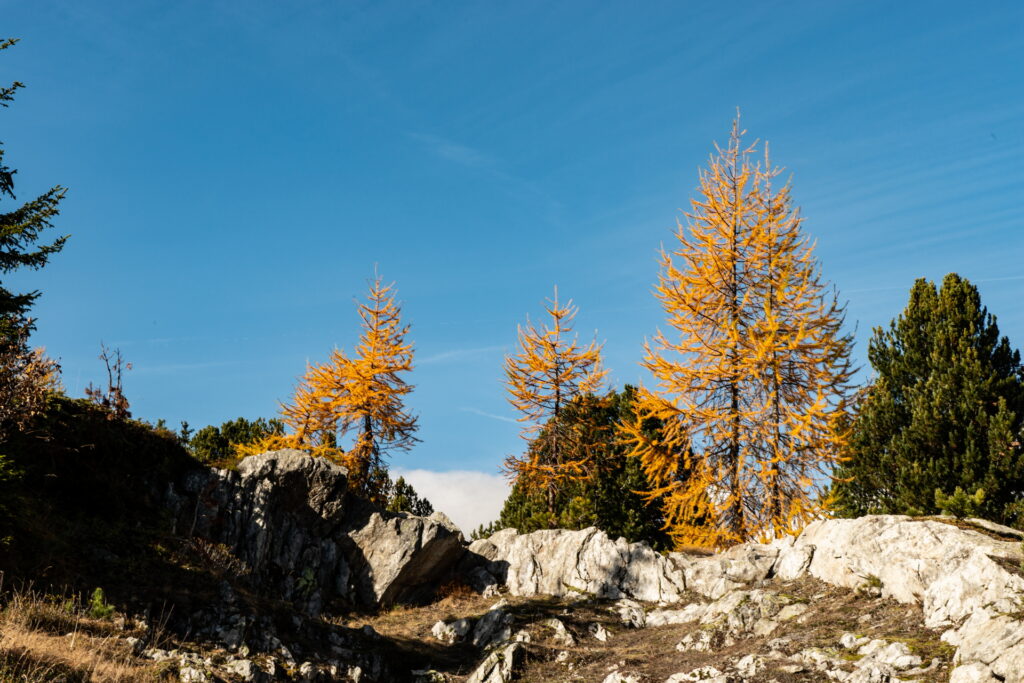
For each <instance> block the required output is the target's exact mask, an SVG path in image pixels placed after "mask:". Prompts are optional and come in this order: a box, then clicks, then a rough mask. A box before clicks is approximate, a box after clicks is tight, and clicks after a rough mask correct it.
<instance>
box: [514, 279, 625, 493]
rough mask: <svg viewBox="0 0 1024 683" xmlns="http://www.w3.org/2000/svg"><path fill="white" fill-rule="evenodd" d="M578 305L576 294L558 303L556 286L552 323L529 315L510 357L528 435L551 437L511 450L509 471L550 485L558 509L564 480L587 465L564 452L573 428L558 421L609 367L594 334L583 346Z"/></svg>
mask: <svg viewBox="0 0 1024 683" xmlns="http://www.w3.org/2000/svg"><path fill="white" fill-rule="evenodd" d="M577 310H578V309H577V308H576V307H575V306H573V304H572V301H571V300H570V301H569V302H568V303H565V304H561V303H559V301H558V288H557V287H556V288H555V295H554V298H553V299H549V300H548V305H547V306H545V311H546V312H547V314H548V315H549V316H550V317H551V325H550V326H548V325H542V326H541V327H537V326H536V325H534V323H533V322H531V321H530V320H529V319H527V323H526V326H525V327H523V326H520V327H519V328H518V330H519V351H518V352H517V353H514V354H512V355H510V356H507V357H506V358H505V378H506V379H505V385H506V387H507V389H508V392H509V402H510V403H511V404H512V405H513V406H514V407H515V408H516V410H518V411H519V412H520V413H521V416H520V418H519V420H520V421H521V422H525V423H526V425H525V426H524V428H523V437H524V438H526V439H531V438H533V437H534V436H536V435H537V434H538V433H543V436H544V438H545V440H546V442H545V443H543V444H535V445H534V447H533V448H530V449H528V453H527V454H526V455H524V456H509V457H508V458H507V459H506V460H505V471H506V472H507V473H508V474H509V475H510V476H511V477H512V478H513V479H514V480H515V481H519V480H520V479H521V478H522V479H523V480H524V481H526V482H528V484H529V485H530V486H531V487H535V488H537V489H545V488H546V489H547V494H548V512H549V513H553V512H554V504H555V496H556V494H557V491H558V487H559V483H560V482H562V481H564V480H566V479H576V478H580V477H582V476H584V474H585V470H586V467H587V462H586V458H585V457H584V458H582V459H581V458H578V457H576V458H573V459H566V457H565V453H566V452H567V451H568V450H569V449H567V448H565V447H564V445H565V444H563V441H564V440H565V439H566V438H568V434H567V431H566V430H565V429H562V425H561V424H560V421H559V418H560V416H561V413H562V410H563V408H564V407H565V406H566V405H568V404H569V402H571V401H573V400H574V399H576V398H578V397H580V396H584V395H586V394H592V393H595V392H597V391H598V390H599V389H600V388H601V386H602V382H603V380H604V377H605V375H606V374H607V372H608V371H607V370H605V369H603V368H602V367H601V345H599V344H598V343H597V342H596V340H595V341H592V342H590V343H589V344H587V345H585V346H583V345H581V344H580V343H579V339H578V337H577V336H576V335H572V321H573V318H575V317H576V313H577ZM570 335H571V337H570ZM545 424H546V425H547V428H546V429H544V430H543V432H541V428H542V427H544V425H545ZM575 452H577V453H579V452H580V451H579V450H576V451H575Z"/></svg>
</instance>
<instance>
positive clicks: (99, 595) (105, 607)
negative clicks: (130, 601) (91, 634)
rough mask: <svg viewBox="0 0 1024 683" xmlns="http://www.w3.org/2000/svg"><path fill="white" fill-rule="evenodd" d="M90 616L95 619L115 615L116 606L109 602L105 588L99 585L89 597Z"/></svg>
mask: <svg viewBox="0 0 1024 683" xmlns="http://www.w3.org/2000/svg"><path fill="white" fill-rule="evenodd" d="M89 616H90V617H92V618H93V619H109V618H110V617H112V616H114V606H113V605H110V604H107V599H106V596H104V595H103V589H102V588H99V587H97V588H96V590H94V591H93V592H92V598H90V599H89Z"/></svg>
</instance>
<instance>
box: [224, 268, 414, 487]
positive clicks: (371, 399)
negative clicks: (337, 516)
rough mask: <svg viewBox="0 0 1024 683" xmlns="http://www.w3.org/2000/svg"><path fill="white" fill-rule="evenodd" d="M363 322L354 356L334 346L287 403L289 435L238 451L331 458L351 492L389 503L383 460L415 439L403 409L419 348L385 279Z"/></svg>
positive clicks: (377, 281) (375, 287) (373, 291)
mask: <svg viewBox="0 0 1024 683" xmlns="http://www.w3.org/2000/svg"><path fill="white" fill-rule="evenodd" d="M359 317H360V319H361V326H362V333H361V334H360V336H359V343H358V344H357V345H356V349H355V355H354V357H351V358H350V357H349V356H348V355H346V354H345V352H344V351H342V350H339V349H335V350H334V351H333V352H331V355H330V358H329V359H328V361H327V362H325V363H321V364H311V365H309V366H308V368H307V370H306V374H305V375H304V376H303V377H302V378H301V379H300V381H299V383H298V384H297V386H296V388H295V394H294V395H293V397H292V399H291V401H290V402H289V403H286V404H282V406H281V419H282V421H283V422H284V423H285V425H286V426H287V427H288V432H287V433H285V434H282V435H277V434H271V435H268V436H267V437H266V438H264V439H263V440H262V441H260V442H258V443H255V444H251V445H248V446H242V447H240V448H239V452H240V454H242V455H247V454H251V453H262V452H264V451H267V450H272V449H275V448H299V449H304V450H308V451H309V452H310V453H311V454H312V455H317V456H324V457H329V458H331V459H332V460H335V461H336V462H339V463H340V464H342V465H344V466H345V467H347V468H348V471H349V486H350V488H352V489H353V490H355V491H358V492H359V493H361V494H363V495H365V496H367V497H369V498H370V499H371V500H375V501H377V502H383V500H384V498H385V497H386V495H387V491H386V489H387V487H388V486H389V482H390V480H389V478H388V474H387V467H386V465H385V464H384V459H385V457H386V456H387V455H388V454H389V453H391V452H393V451H396V450H408V449H409V448H411V447H412V445H413V444H415V443H416V441H417V439H416V437H415V436H414V434H415V432H416V429H417V421H416V417H415V416H414V415H412V414H411V413H410V412H409V411H408V409H407V408H406V407H405V396H406V395H407V394H408V393H409V392H411V391H412V389H413V386H412V385H411V384H408V383H407V382H406V381H405V379H404V378H403V374H404V373H406V372H408V371H410V370H412V357H413V346H412V343H411V342H408V341H406V335H407V334H408V332H409V326H408V325H403V324H402V322H401V309H400V307H399V306H398V304H397V303H396V301H395V293H394V284H390V285H384V284H383V283H382V281H381V278H380V276H376V277H375V278H374V280H373V281H372V283H371V285H370V293H369V296H368V300H367V302H365V303H360V304H359ZM346 437H349V438H348V439H346ZM343 445H347V449H345V448H343Z"/></svg>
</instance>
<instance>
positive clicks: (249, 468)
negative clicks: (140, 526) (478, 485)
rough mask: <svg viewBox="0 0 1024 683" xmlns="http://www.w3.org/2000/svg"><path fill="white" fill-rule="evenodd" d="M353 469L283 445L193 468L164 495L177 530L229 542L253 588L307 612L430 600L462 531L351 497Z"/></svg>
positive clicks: (458, 548)
mask: <svg viewBox="0 0 1024 683" xmlns="http://www.w3.org/2000/svg"><path fill="white" fill-rule="evenodd" d="M347 474H348V473H347V472H346V470H345V468H343V467H340V466H338V465H335V464H334V463H331V462H329V461H327V460H324V459H322V458H312V457H310V456H309V455H307V454H306V453H303V452H302V451H297V450H290V449H286V450H281V451H273V452H270V453H264V454H262V455H255V456H250V457H248V458H245V459H243V460H242V461H241V462H240V463H239V465H238V468H237V469H236V470H235V471H228V470H216V469H205V470H198V471H194V472H191V473H189V474H188V475H187V476H186V478H185V480H184V481H183V482H181V484H180V485H179V486H178V487H174V488H172V489H171V490H170V491H169V492H168V496H167V497H168V500H169V502H170V507H171V510H172V511H173V513H174V517H175V520H176V530H177V531H178V532H179V533H185V534H187V535H189V536H192V537H196V538H199V539H203V540H204V541H206V542H209V543H214V544H223V545H225V546H227V547H228V548H230V550H231V552H232V554H233V555H234V556H235V557H236V558H238V560H240V561H241V563H242V565H243V574H246V575H247V576H246V577H245V578H246V580H248V581H249V582H250V583H252V584H253V586H254V587H256V588H258V589H259V590H260V591H261V592H263V593H264V594H268V595H274V596H278V597H280V598H281V599H283V600H287V601H289V602H292V603H293V604H294V605H296V607H298V608H299V609H301V610H303V611H304V612H306V613H308V614H311V615H316V614H319V613H320V611H321V610H322V609H323V607H324V605H325V604H326V603H329V602H331V601H341V602H343V603H348V604H362V605H382V604H384V605H386V604H390V603H393V602H396V601H412V600H417V599H420V598H425V597H429V595H430V594H431V593H432V592H433V589H434V588H435V586H436V583H437V581H439V580H440V579H442V578H443V577H444V576H446V575H447V574H448V573H449V571H450V569H451V568H452V566H453V565H454V564H455V563H456V562H457V561H458V559H459V557H460V556H461V555H462V553H463V552H464V550H463V539H462V535H461V533H460V532H459V531H458V529H456V528H454V527H453V526H452V525H451V523H450V522H449V521H447V519H446V518H444V517H443V516H438V517H437V518H424V517H415V516H412V515H406V514H401V513H387V512H383V511H380V510H379V509H377V508H375V507H374V506H372V505H370V504H369V503H367V502H366V501H362V500H359V499H357V498H355V497H353V496H350V495H348V493H347Z"/></svg>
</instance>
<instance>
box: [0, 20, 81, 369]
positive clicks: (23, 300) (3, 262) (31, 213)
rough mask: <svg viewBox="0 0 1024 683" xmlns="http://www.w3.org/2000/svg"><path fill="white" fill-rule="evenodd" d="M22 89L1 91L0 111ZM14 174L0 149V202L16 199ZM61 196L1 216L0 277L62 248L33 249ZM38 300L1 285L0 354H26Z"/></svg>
mask: <svg viewBox="0 0 1024 683" xmlns="http://www.w3.org/2000/svg"><path fill="white" fill-rule="evenodd" d="M17 42H18V41H17V40H16V39H13V38H11V39H7V40H3V41H0V50H5V49H7V48H9V47H11V46H12V45H14V44H15V43H17ZM22 87H24V84H22V83H20V82H18V81H14V82H13V83H12V84H11V85H10V86H6V87H0V107H7V106H9V105H8V103H9V102H11V101H12V100H13V99H14V93H15V92H17V90H18V89H19V88H22ZM16 173H17V171H15V170H13V169H10V168H8V167H7V165H6V164H4V150H3V147H0V199H3V198H5V197H6V198H7V199H15V194H14V175H15V174H16ZM64 193H65V188H63V187H61V186H60V185H56V186H54V187H52V188H50V189H49V190H47V191H46V192H44V193H43V194H41V195H39V196H38V197H36V198H35V199H32V200H30V201H28V202H25V203H24V204H22V205H21V206H18V207H17V208H15V209H14V210H12V211H9V212H6V213H0V275H5V274H7V273H9V272H11V271H13V270H16V269H18V268H34V269H38V268H42V267H43V266H45V265H46V262H47V261H48V260H49V258H50V256H52V255H53V254H55V253H57V252H59V251H60V250H61V249H62V248H63V247H64V242H65V240H67V236H64V237H58V238H57V239H55V240H54V241H53V242H51V243H50V244H44V245H41V246H40V245H36V243H37V242H38V241H39V237H40V234H41V233H42V232H43V231H44V230H46V229H47V228H49V227H51V223H50V221H51V219H52V218H53V217H54V216H56V215H57V213H58V208H57V207H58V204H60V200H61V199H63V198H64ZM38 297H39V292H38V291H35V292H25V293H15V292H12V291H11V290H9V289H7V288H6V287H4V285H3V283H2V282H0V350H2V349H3V348H5V347H6V348H10V347H15V348H17V349H18V350H20V351H23V352H27V337H28V334H27V333H28V332H29V331H30V330H31V329H32V321H31V320H30V319H29V318H28V311H29V308H31V306H32V303H33V302H34V301H35V300H36V299H37V298H38Z"/></svg>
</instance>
